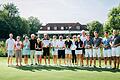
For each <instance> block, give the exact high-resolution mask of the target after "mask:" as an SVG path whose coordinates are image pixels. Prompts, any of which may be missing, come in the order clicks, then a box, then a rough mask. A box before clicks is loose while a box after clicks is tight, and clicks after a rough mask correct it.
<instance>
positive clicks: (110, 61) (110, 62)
mask: <svg viewBox="0 0 120 80" xmlns="http://www.w3.org/2000/svg"><path fill="white" fill-rule="evenodd" d="M108 59H109V65H110V68H111V64H112V59H111V57H108Z"/></svg>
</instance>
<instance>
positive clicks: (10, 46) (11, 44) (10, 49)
mask: <svg viewBox="0 0 120 80" xmlns="http://www.w3.org/2000/svg"><path fill="white" fill-rule="evenodd" d="M9 37H10V38H9V39H7V40H6V49H7V53H8V66H9V64H10V65H12V57H13V55H14V45H15V40H14V39H13V34H12V33H10V34H9Z"/></svg>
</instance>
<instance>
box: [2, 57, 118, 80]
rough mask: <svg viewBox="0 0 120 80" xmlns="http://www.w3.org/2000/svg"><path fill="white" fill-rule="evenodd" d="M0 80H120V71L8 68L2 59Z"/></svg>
mask: <svg viewBox="0 0 120 80" xmlns="http://www.w3.org/2000/svg"><path fill="white" fill-rule="evenodd" d="M0 80H120V70H112V69H104V68H96V69H94V68H85V67H84V68H79V67H53V66H50V67H47V66H42V67H41V66H34V67H30V66H29V67H27V66H23V67H15V66H13V67H7V64H6V58H3V57H0Z"/></svg>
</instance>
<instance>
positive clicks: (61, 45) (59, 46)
mask: <svg viewBox="0 0 120 80" xmlns="http://www.w3.org/2000/svg"><path fill="white" fill-rule="evenodd" d="M64 45H65V42H64V41H57V46H58V48H59V49H61V48H63V47H64Z"/></svg>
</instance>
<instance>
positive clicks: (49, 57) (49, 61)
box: [48, 56, 50, 65]
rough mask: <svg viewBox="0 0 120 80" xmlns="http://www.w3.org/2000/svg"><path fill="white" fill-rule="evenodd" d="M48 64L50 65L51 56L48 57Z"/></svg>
mask: <svg viewBox="0 0 120 80" xmlns="http://www.w3.org/2000/svg"><path fill="white" fill-rule="evenodd" d="M48 64H49V65H50V56H48Z"/></svg>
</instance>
